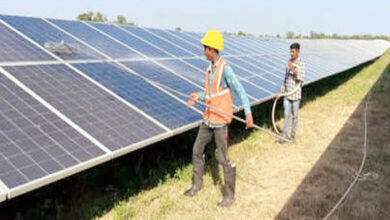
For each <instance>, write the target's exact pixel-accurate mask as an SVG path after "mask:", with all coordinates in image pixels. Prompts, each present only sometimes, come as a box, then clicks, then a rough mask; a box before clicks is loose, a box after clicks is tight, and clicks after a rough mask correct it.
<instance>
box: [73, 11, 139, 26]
mask: <svg viewBox="0 0 390 220" xmlns="http://www.w3.org/2000/svg"><path fill="white" fill-rule="evenodd" d="M76 19H77V20H80V21H95V22H110V23H117V24H127V25H132V26H134V25H136V24H135V22H133V21H128V20H127V19H126V17H125V16H123V15H118V16H117V17H116V20H114V21H109V20H108V19H107V17H106V16H105V15H104V14H103V13H101V12H96V13H95V12H92V11H89V12H85V13H81V14H79V15H77V17H76Z"/></svg>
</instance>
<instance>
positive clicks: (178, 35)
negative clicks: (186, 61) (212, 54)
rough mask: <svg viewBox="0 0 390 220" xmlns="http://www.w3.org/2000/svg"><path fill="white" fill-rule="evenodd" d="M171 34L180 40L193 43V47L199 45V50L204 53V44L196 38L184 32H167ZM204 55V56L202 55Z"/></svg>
mask: <svg viewBox="0 0 390 220" xmlns="http://www.w3.org/2000/svg"><path fill="white" fill-rule="evenodd" d="M167 31H168V32H169V33H171V34H173V35H175V36H177V37H180V38H183V39H184V40H186V41H187V42H190V43H192V44H193V45H199V46H198V48H199V49H201V50H202V51H203V45H202V43H201V42H200V40H197V39H195V38H192V37H190V36H188V35H187V34H185V32H183V31H172V30H167ZM202 55H203V54H202Z"/></svg>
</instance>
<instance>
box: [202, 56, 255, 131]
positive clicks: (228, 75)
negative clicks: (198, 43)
mask: <svg viewBox="0 0 390 220" xmlns="http://www.w3.org/2000/svg"><path fill="white" fill-rule="evenodd" d="M220 60H221V58H219V59H218V61H217V62H216V63H215V65H214V67H213V65H212V63H210V66H209V69H210V73H209V84H210V85H209V88H212V87H213V81H214V76H215V71H216V68H217V66H218V64H219V62H220ZM221 83H222V85H221V88H222V89H224V88H226V87H229V88H230V89H231V90H232V91H233V92H235V93H236V94H237V95H238V96H239V97H240V99H241V102H242V104H243V106H244V111H245V115H247V114H250V113H252V112H251V107H250V104H249V99H248V96H247V95H246V92H245V89H244V87H243V86H242V84H241V83H240V81H239V80H238V79H237V77H236V74H234V71H233V69H232V68H231V67H230V66H229V65H226V66H225V68H224V70H223V77H222V82H221ZM210 92H211V89H210ZM198 94H199V99H200V100H201V101H205V99H206V93H205V92H203V91H202V92H199V93H198ZM209 95H211V94H209ZM204 123H205V124H206V125H208V126H209V127H212V128H215V127H222V126H224V125H225V124H213V123H211V122H210V121H209V120H205V121H204Z"/></svg>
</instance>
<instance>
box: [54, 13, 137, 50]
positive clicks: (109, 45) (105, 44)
mask: <svg viewBox="0 0 390 220" xmlns="http://www.w3.org/2000/svg"><path fill="white" fill-rule="evenodd" d="M49 21H51V22H53V23H54V24H55V25H58V26H59V27H60V28H62V29H64V30H65V31H67V32H69V33H71V34H72V35H74V36H75V37H77V38H79V39H81V40H83V41H84V42H86V43H87V44H89V45H92V46H93V47H95V48H96V49H98V50H100V51H102V52H103V53H105V54H107V55H109V56H110V57H112V58H142V56H141V55H140V54H138V53H136V52H135V51H133V50H130V49H128V48H126V47H124V46H123V45H121V44H120V43H118V42H116V41H114V40H112V39H110V38H109V37H107V36H104V35H103V34H101V33H99V32H98V31H96V30H94V29H93V28H91V27H89V26H88V25H86V24H84V23H82V22H80V21H65V20H55V19H49Z"/></svg>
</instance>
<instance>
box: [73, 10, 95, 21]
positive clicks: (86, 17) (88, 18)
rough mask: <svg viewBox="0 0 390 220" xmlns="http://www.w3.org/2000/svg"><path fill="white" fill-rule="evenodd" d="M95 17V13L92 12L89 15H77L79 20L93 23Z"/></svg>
mask: <svg viewBox="0 0 390 220" xmlns="http://www.w3.org/2000/svg"><path fill="white" fill-rule="evenodd" d="M93 15H94V13H93V12H92V11H89V12H87V13H81V14H79V15H77V20H80V21H92V17H93Z"/></svg>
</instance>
